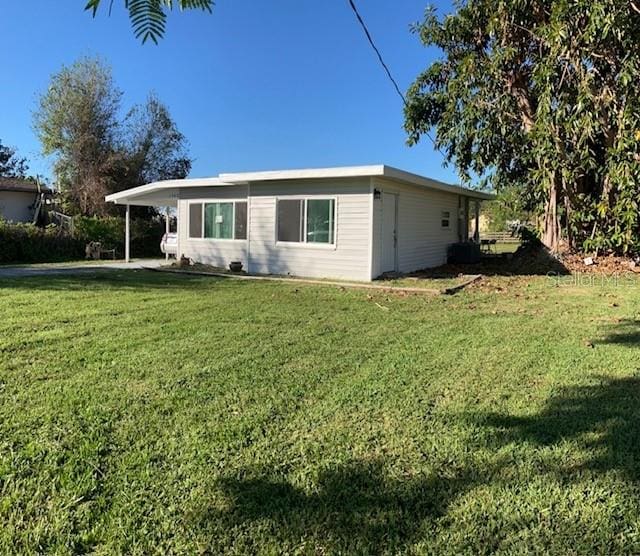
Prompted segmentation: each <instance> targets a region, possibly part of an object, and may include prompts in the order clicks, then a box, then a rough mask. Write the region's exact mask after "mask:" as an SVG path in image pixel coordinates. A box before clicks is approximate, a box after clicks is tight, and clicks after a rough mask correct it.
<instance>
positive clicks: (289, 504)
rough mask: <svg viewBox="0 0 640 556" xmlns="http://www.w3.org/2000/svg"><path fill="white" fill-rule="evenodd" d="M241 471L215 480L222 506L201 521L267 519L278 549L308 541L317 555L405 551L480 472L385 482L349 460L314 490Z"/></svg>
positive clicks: (371, 466)
mask: <svg viewBox="0 0 640 556" xmlns="http://www.w3.org/2000/svg"><path fill="white" fill-rule="evenodd" d="M244 474H245V475H246V477H244V478H227V479H223V480H221V481H220V482H219V483H218V485H217V486H218V488H220V489H221V490H222V491H223V493H224V497H225V499H226V500H227V509H225V510H222V511H221V510H217V511H211V512H208V513H207V514H205V515H204V516H202V520H203V522H207V521H211V522H215V523H218V524H221V525H223V526H224V527H225V528H226V527H236V526H241V525H243V524H246V525H250V524H251V523H252V522H260V521H264V520H269V521H270V522H271V527H270V530H271V531H272V532H273V537H272V540H273V541H275V542H277V543H278V544H279V546H282V545H288V546H299V545H300V542H301V540H302V539H307V540H309V541H310V542H313V543H314V544H316V548H319V547H318V546H317V544H321V545H322V549H323V550H329V551H335V552H344V553H362V554H366V553H380V552H384V551H391V552H393V551H398V550H402V549H403V548H406V547H407V546H408V545H409V544H410V543H411V542H412V541H414V540H416V538H417V537H418V536H419V535H420V534H422V535H424V534H425V531H424V530H422V527H423V526H424V522H425V520H428V519H436V518H438V517H440V516H442V515H443V514H444V513H445V512H446V510H447V507H448V505H449V504H450V503H451V501H452V500H453V499H454V498H455V497H457V496H459V495H461V494H462V493H464V492H466V491H468V490H469V489H471V488H473V486H475V485H476V484H478V482H479V481H480V480H485V479H486V475H487V474H486V473H482V474H472V473H468V472H466V471H462V472H460V473H458V474H455V473H453V472H452V473H451V474H450V476H447V477H439V476H429V477H426V476H420V477H406V478H400V479H391V478H389V477H388V476H387V475H386V474H385V473H384V470H383V466H382V464H381V463H380V462H376V461H372V462H354V463H351V464H349V465H346V466H344V467H340V468H337V469H333V470H327V471H325V472H324V473H322V474H321V475H320V476H319V477H318V478H317V480H316V481H314V483H315V488H314V489H313V490H303V489H301V488H297V487H295V486H293V485H291V484H290V483H288V482H285V481H283V480H282V479H281V478H276V477H274V476H273V475H272V474H271V473H270V472H269V471H263V472H261V471H259V470H258V471H254V470H246V471H245V472H244ZM480 477H481V479H480ZM202 525H204V523H202ZM422 535H421V536H422Z"/></svg>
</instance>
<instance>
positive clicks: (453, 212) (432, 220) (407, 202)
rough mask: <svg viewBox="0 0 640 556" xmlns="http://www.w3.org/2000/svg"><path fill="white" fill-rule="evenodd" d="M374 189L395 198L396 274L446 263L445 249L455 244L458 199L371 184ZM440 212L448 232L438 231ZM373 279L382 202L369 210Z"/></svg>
mask: <svg viewBox="0 0 640 556" xmlns="http://www.w3.org/2000/svg"><path fill="white" fill-rule="evenodd" d="M374 187H375V188H376V189H378V190H381V191H386V192H388V193H397V194H398V220H397V237H398V247H397V248H398V270H399V271H400V272H411V271H414V270H419V269H422V268H430V267H434V266H439V265H441V264H444V263H446V261H447V247H448V246H449V245H450V244H451V243H455V242H456V241H457V240H458V195H456V194H453V193H444V192H441V191H432V190H428V189H422V188H419V187H412V186H408V185H403V184H399V183H396V182H393V181H391V180H380V179H376V180H374ZM443 211H449V213H450V219H449V228H442V226H441V216H442V212H443ZM372 235H373V277H376V276H379V275H380V273H381V271H380V260H381V256H382V202H381V201H380V200H375V201H374V207H373V230H372Z"/></svg>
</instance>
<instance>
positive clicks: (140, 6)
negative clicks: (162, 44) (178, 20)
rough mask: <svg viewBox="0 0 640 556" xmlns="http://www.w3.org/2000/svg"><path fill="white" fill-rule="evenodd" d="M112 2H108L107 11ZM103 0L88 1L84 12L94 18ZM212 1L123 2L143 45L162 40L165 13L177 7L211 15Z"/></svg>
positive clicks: (109, 0)
mask: <svg viewBox="0 0 640 556" xmlns="http://www.w3.org/2000/svg"><path fill="white" fill-rule="evenodd" d="M113 2H114V0H108V2H107V3H108V4H109V11H111V7H112V6H113ZM104 3H105V2H104V1H103V0H89V1H88V2H87V5H86V6H85V10H91V12H92V13H93V15H94V17H95V15H96V13H97V12H98V8H99V7H100V5H101V4H104ZM213 4H214V2H213V0H124V5H125V8H126V9H127V10H128V11H129V19H130V20H131V25H132V27H133V32H134V34H135V36H136V38H138V39H142V42H143V43H145V42H146V41H147V40H148V39H151V40H152V41H153V42H155V43H157V42H158V39H160V38H162V36H163V35H164V31H165V26H166V22H167V11H168V10H171V9H173V7H174V6H177V7H178V8H179V9H180V10H196V9H197V10H203V11H206V12H209V13H211V10H212V8H213Z"/></svg>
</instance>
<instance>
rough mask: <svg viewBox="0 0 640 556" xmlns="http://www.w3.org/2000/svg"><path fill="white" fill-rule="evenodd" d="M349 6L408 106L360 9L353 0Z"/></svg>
mask: <svg viewBox="0 0 640 556" xmlns="http://www.w3.org/2000/svg"><path fill="white" fill-rule="evenodd" d="M349 5H350V6H351V9H352V10H353V13H354V14H355V15H356V18H357V19H358V22H359V23H360V27H362V30H363V31H364V34H365V35H366V36H367V40H368V41H369V44H370V45H371V48H373V51H374V52H375V53H376V56H378V60H379V61H380V64H381V65H382V67H383V68H384V71H385V72H386V73H387V76H388V77H389V79H390V81H391V83H392V84H393V86H394V88H395V90H396V93H398V96H399V97H400V98H401V99H402V102H403V104H404V105H405V106H406V105H407V99H406V98H404V95H403V94H402V91H401V90H400V87H398V83H397V82H396V80H395V79H394V78H393V75H391V70H390V69H389V67H388V66H387V64H385V62H384V59H383V58H382V54H380V51H379V50H378V47H377V46H376V43H374V42H373V38H372V37H371V33H369V29H367V25H366V23H365V22H364V20H363V19H362V17H361V16H360V13H359V12H358V8H356V5H355V4H354V3H353V0H349Z"/></svg>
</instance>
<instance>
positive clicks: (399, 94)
mask: <svg viewBox="0 0 640 556" xmlns="http://www.w3.org/2000/svg"><path fill="white" fill-rule="evenodd" d="M348 2H349V6H351V10H352V11H353V13H354V14H355V16H356V19H357V20H358V23H359V24H360V27H362V30H363V31H364V34H365V36H366V37H367V40H368V41H369V44H370V45H371V48H373V51H374V52H375V53H376V56H377V57H378V60H379V62H380V65H381V66H382V67H383V69H384V71H385V73H386V74H387V77H388V78H389V80H390V81H391V83H392V84H393V88H394V89H395V90H396V93H398V96H399V97H400V98H401V99H402V103H403V104H404V106H405V107H406V106H407V105H408V103H407V99H406V98H405V96H404V94H403V93H402V91H401V90H400V87H399V86H398V82H397V81H396V80H395V79H394V78H393V75H392V74H391V70H390V69H389V66H387V64H386V63H385V61H384V58H383V57H382V54H381V53H380V50H378V47H377V46H376V43H375V42H374V41H373V37H372V36H371V33H370V32H369V29H368V28H367V24H366V23H365V22H364V20H363V19H362V16H361V15H360V12H359V11H358V8H357V7H356V5H355V3H354V1H353V0H348ZM425 135H426V136H427V137H428V138H429V139H430V140H431V142H432V143H433V147H434V149H436V150H437V151H438V152H439V153H440V154H441V155H442V156H443V157H445V158H446V156H445V155H444V153H443V152H442V151H441V150H440V149H439V148H438V145H436V142H435V140H434V139H433V137H431V134H430V133H429V132H428V131H427V132H425Z"/></svg>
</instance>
